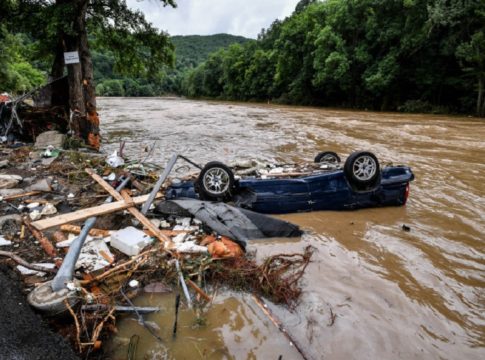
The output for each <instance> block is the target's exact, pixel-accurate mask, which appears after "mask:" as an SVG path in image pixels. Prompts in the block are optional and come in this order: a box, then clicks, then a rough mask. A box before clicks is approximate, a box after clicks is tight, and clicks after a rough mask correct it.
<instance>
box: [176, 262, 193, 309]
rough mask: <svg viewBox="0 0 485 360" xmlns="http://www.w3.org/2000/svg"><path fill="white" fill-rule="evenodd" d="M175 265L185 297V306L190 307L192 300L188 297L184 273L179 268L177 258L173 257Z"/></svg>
mask: <svg viewBox="0 0 485 360" xmlns="http://www.w3.org/2000/svg"><path fill="white" fill-rule="evenodd" d="M175 267H176V268H177V273H178V274H179V280H180V285H181V286H182V290H183V291H184V295H185V298H186V299H187V306H188V307H189V309H192V300H191V299H190V294H189V289H187V285H186V284H185V280H184V275H183V274H182V271H181V270H180V264H179V261H178V260H177V259H175Z"/></svg>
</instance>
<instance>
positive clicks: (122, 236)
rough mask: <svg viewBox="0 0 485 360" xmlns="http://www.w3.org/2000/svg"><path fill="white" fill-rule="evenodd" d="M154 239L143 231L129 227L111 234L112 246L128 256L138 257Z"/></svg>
mask: <svg viewBox="0 0 485 360" xmlns="http://www.w3.org/2000/svg"><path fill="white" fill-rule="evenodd" d="M152 242H153V239H152V238H151V237H149V236H148V235H146V234H145V233H144V232H143V231H141V230H138V229H136V228H134V227H133V226H128V227H127V228H124V229H122V230H118V231H115V232H113V233H112V234H111V246H112V247H114V248H115V249H118V250H119V251H121V252H122V253H123V254H126V255H128V256H134V255H138V254H139V253H140V251H141V250H142V249H143V248H144V247H145V246H147V245H149V244H151V243H152Z"/></svg>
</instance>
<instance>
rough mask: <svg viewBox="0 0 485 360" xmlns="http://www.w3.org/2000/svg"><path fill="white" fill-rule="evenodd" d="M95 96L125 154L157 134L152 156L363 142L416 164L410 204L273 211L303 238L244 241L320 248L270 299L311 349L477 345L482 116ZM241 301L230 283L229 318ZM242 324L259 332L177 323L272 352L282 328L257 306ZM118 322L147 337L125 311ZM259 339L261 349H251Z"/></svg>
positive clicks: (483, 352) (389, 351)
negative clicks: (291, 305)
mask: <svg viewBox="0 0 485 360" xmlns="http://www.w3.org/2000/svg"><path fill="white" fill-rule="evenodd" d="M99 103H100V107H101V118H102V119H104V125H103V131H104V134H103V135H104V136H105V137H106V138H107V139H109V142H108V144H106V145H105V150H106V151H112V150H114V149H116V148H117V147H118V143H119V140H120V139H121V138H123V139H125V140H127V142H128V143H127V145H126V147H125V149H126V150H127V151H128V152H129V154H130V155H131V156H133V157H135V158H136V157H139V158H143V157H145V156H146V152H145V151H144V148H145V147H146V146H150V145H151V144H153V142H154V141H156V142H157V147H156V149H155V151H154V152H153V156H152V157H151V159H152V160H153V161H155V162H158V163H165V162H166V161H167V160H168V158H169V157H170V155H171V153H172V152H175V151H177V152H179V153H181V154H183V155H186V156H188V157H189V158H192V159H193V160H196V161H197V162H199V163H201V164H203V163H205V162H207V161H211V160H220V161H224V162H230V161H232V160H235V159H241V158H243V159H248V158H255V159H258V160H271V161H284V162H298V161H302V160H306V161H309V160H311V159H313V157H314V156H315V155H316V154H317V153H318V152H319V151H322V150H333V151H336V152H338V153H339V154H340V155H341V157H343V158H345V157H346V156H347V155H348V154H349V153H350V152H352V151H354V150H370V151H373V152H374V153H376V155H377V157H378V158H379V159H380V161H381V164H387V163H394V164H406V165H409V166H411V167H412V169H413V171H414V173H415V175H416V181H415V182H413V183H412V184H411V195H410V199H409V201H408V204H407V206H406V207H400V208H382V209H366V210H359V211H352V212H315V213H306V214H293V215H287V216H283V217H282V218H284V219H285V220H289V221H292V222H294V223H297V224H299V225H301V226H303V227H305V228H306V229H307V230H308V233H307V234H306V235H305V236H304V237H303V238H302V239H301V240H300V241H284V240H276V241H270V242H264V243H259V242H258V244H253V245H251V247H252V248H253V249H254V250H256V251H257V253H258V256H264V255H268V254H274V253H279V252H291V251H293V250H298V251H301V250H302V249H303V248H304V247H305V246H306V245H308V244H312V245H313V246H315V247H316V248H317V249H318V251H317V253H316V254H315V255H314V262H313V263H312V264H311V265H310V267H309V268H308V269H307V272H306V275H305V286H304V289H305V293H304V294H303V297H302V300H301V303H300V305H299V306H298V307H297V309H296V310H295V311H294V312H289V311H288V310H286V309H285V308H282V307H277V306H271V308H272V310H273V311H274V312H275V313H276V314H277V315H278V317H279V318H280V319H282V320H283V323H284V325H285V326H286V327H287V328H288V329H289V331H290V332H291V333H292V334H293V335H294V337H295V338H296V339H297V341H298V343H299V344H300V345H302V346H303V347H304V348H305V349H306V351H307V355H308V357H309V358H314V359H322V358H327V359H329V358H331V359H344V358H345V359H347V358H359V359H374V358H382V359H391V358H405V359H407V358H442V359H456V358H466V359H481V358H484V357H485V295H484V294H485V293H484V288H485V261H484V258H485V240H484V237H483V234H484V233H485V184H484V183H483V178H484V177H485V163H484V162H483V159H484V158H485V141H484V139H485V123H484V122H483V121H480V120H477V119H472V118H463V117H446V116H430V115H401V114H390V113H373V112H354V111H341V110H332V109H313V108H301V107H288V106H273V105H252V104H237V103H221V102H203V101H189V100H181V99H113V98H110V99H100V101H99ZM120 131H121V132H120ZM403 224H406V225H407V226H409V227H410V231H404V230H403V229H402V225H403ZM140 301H144V300H140ZM221 301H222V300H221ZM245 304H246V299H245V298H244V297H236V298H235V300H234V301H232V302H228V303H227V304H226V305H225V307H226V309H227V311H228V313H229V314H231V316H232V318H235V317H238V316H241V314H242V311H243V310H242V306H245ZM255 311H256V312H257V310H255ZM208 316H211V315H210V314H209V315H208ZM160 326H161V327H163V326H165V324H163V323H161V324H160ZM251 329H252V330H251V331H252V333H255V334H258V336H256V337H254V336H253V337H238V338H231V337H230V336H231V331H233V328H232V327H231V326H226V327H224V326H223V325H222V324H221V323H219V322H208V324H207V328H206V331H208V332H210V331H216V330H217V331H216V332H217V334H218V335H217V336H213V337H212V338H210V337H209V338H208V340H203V339H204V338H203V337H199V335H198V333H197V332H196V331H193V332H191V330H190V327H187V332H186V336H187V337H189V338H190V339H202V340H197V341H199V343H198V344H201V343H204V341H208V342H207V343H204V344H206V345H207V344H211V342H210V341H213V338H216V339H217V341H218V344H219V345H217V346H223V344H225V345H226V347H227V349H228V351H227V352H226V353H224V354H219V355H217V354H215V355H214V356H213V358H237V359H240V358H243V359H244V358H253V357H255V356H256V357H257V358H277V356H276V353H275V351H273V350H272V346H273V345H272V346H270V347H266V346H265V344H268V341H269V340H268V339H274V338H277V339H283V337H278V335H277V334H274V333H273V332H272V331H273V330H274V327H273V325H272V324H270V323H268V321H266V320H265V319H264V318H262V317H259V315H258V316H257V317H256V318H253V319H252V320H251ZM120 331H121V332H124V333H126V334H133V333H139V334H140V336H144V338H145V337H146V335H144V334H143V333H142V331H143V330H140V329H139V327H138V325H137V324H133V323H130V322H129V321H127V322H124V323H122V324H120ZM144 341H146V342H144V343H143V346H141V348H139V351H140V354H143V353H150V354H151V353H152V352H153V351H155V353H157V351H156V349H157V345H156V342H153V341H149V339H145V340H144ZM278 341H279V340H278ZM281 341H283V340H281ZM256 344H259V345H260V346H259V347H258V350H257V351H253V350H251V349H254V347H255V346H256ZM282 344H283V342H282ZM206 345H203V346H206ZM174 346H175V345H174ZM201 346H202V345H201ZM241 348H243V349H246V350H241ZM279 350H281V351H282V355H283V358H297V357H293V356H292V353H291V352H290V351H291V347H285V346H283V345H281V347H280V348H279ZM175 351H177V352H175ZM184 351H185V350H184V349H183V348H182V349H181V350H175V347H174V348H173V353H172V354H175V353H176V354H177V358H184V357H185V358H192V357H191V354H192V352H191V351H192V350H189V347H187V349H186V353H184ZM278 355H279V354H278Z"/></svg>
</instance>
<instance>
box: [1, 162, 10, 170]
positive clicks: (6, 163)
mask: <svg viewBox="0 0 485 360" xmlns="http://www.w3.org/2000/svg"><path fill="white" fill-rule="evenodd" d="M8 164H9V161H8V160H2V161H0V169H2V168H4V167H7V166H8Z"/></svg>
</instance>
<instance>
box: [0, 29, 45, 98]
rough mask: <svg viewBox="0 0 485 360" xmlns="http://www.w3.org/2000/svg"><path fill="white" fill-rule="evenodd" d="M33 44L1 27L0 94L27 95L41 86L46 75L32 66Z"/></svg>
mask: <svg viewBox="0 0 485 360" xmlns="http://www.w3.org/2000/svg"><path fill="white" fill-rule="evenodd" d="M31 47H32V42H31V41H29V39H28V38H27V37H26V36H25V35H23V34H15V35H14V34H10V33H8V32H7V31H6V29H5V27H4V26H1V27H0V92H3V91H6V92H9V93H13V94H19V93H25V92H27V91H29V90H32V89H34V88H36V87H38V86H40V85H41V84H42V83H43V82H44V81H45V78H46V76H45V74H44V73H43V72H42V71H40V70H38V69H36V68H34V67H33V66H32V65H31V56H32V54H31Z"/></svg>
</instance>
